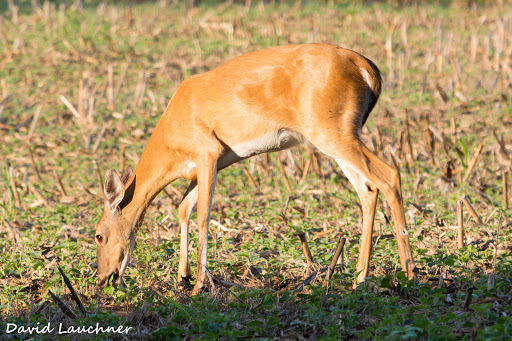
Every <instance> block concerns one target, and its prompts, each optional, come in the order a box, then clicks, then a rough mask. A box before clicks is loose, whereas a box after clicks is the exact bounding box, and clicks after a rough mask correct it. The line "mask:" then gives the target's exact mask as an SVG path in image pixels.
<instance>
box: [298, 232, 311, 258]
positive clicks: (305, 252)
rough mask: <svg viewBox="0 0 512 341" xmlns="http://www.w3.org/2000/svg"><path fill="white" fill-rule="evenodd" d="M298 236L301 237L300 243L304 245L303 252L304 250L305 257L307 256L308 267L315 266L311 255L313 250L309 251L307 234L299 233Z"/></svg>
mask: <svg viewBox="0 0 512 341" xmlns="http://www.w3.org/2000/svg"><path fill="white" fill-rule="evenodd" d="M297 236H299V239H300V242H301V244H302V250H304V255H305V256H306V261H307V264H308V266H311V265H313V264H314V263H315V261H314V260H313V256H312V255H311V250H309V245H308V240H307V238H306V234H305V233H304V232H302V231H299V232H297Z"/></svg>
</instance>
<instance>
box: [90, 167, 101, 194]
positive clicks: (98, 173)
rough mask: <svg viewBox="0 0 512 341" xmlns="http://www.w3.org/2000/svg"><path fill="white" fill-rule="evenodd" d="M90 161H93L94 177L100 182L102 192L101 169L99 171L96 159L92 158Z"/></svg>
mask: <svg viewBox="0 0 512 341" xmlns="http://www.w3.org/2000/svg"><path fill="white" fill-rule="evenodd" d="M92 162H93V163H94V168H95V169H96V177H97V179H98V181H99V183H100V189H101V193H103V192H104V189H103V179H102V177H101V171H100V166H99V165H98V161H97V160H92Z"/></svg>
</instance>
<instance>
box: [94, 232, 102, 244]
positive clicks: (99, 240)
mask: <svg viewBox="0 0 512 341" xmlns="http://www.w3.org/2000/svg"><path fill="white" fill-rule="evenodd" d="M96 240H97V241H98V243H101V241H102V240H103V237H102V236H101V234H97V235H96Z"/></svg>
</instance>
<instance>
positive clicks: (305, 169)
mask: <svg viewBox="0 0 512 341" xmlns="http://www.w3.org/2000/svg"><path fill="white" fill-rule="evenodd" d="M310 166H311V159H307V161H306V164H305V165H304V170H303V171H302V177H301V178H300V181H299V185H302V183H303V182H304V181H306V177H307V175H308V172H309V168H310Z"/></svg>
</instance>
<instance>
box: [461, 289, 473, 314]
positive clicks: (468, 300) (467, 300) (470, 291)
mask: <svg viewBox="0 0 512 341" xmlns="http://www.w3.org/2000/svg"><path fill="white" fill-rule="evenodd" d="M471 296H473V288H468V292H467V294H466V298H465V299H464V307H463V310H464V311H467V310H468V309H469V305H470V304H471Z"/></svg>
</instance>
